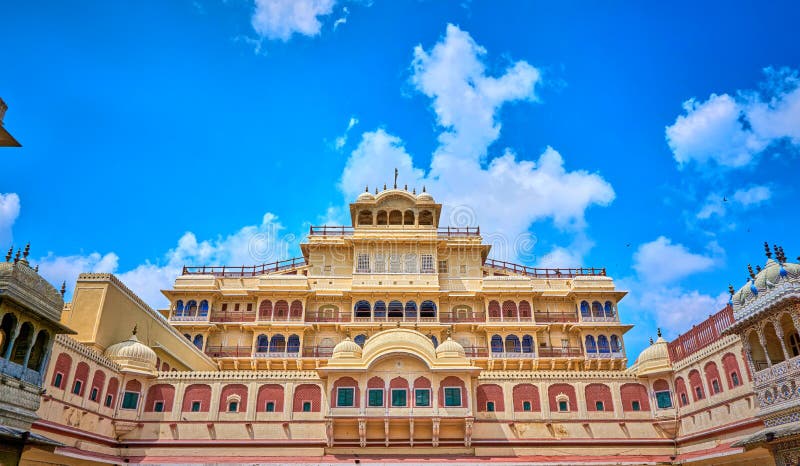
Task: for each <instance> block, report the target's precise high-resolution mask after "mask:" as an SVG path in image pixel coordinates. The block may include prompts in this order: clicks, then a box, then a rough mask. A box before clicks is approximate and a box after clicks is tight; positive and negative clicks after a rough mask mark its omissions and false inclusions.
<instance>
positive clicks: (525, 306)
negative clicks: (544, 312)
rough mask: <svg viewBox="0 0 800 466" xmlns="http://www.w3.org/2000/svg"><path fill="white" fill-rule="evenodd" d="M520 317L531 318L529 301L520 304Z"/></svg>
mask: <svg viewBox="0 0 800 466" xmlns="http://www.w3.org/2000/svg"><path fill="white" fill-rule="evenodd" d="M519 316H520V318H523V319H530V318H531V303H529V302H528V301H520V302H519Z"/></svg>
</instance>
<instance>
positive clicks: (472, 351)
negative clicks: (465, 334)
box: [464, 346, 489, 358]
mask: <svg viewBox="0 0 800 466" xmlns="http://www.w3.org/2000/svg"><path fill="white" fill-rule="evenodd" d="M464 355H465V356H466V357H468V358H488V357H489V349H488V348H486V347H485V346H465V347H464Z"/></svg>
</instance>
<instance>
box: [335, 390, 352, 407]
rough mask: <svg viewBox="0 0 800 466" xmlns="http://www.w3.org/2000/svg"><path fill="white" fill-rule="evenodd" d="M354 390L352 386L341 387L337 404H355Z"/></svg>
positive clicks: (347, 405)
mask: <svg viewBox="0 0 800 466" xmlns="http://www.w3.org/2000/svg"><path fill="white" fill-rule="evenodd" d="M353 392H354V390H353V389H352V388H349V387H347V388H339V391H338V394H337V398H336V406H341V407H349V406H353Z"/></svg>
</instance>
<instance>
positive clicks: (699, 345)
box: [667, 305, 735, 363]
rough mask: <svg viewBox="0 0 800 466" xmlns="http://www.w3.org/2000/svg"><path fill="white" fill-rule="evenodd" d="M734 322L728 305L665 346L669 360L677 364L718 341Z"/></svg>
mask: <svg viewBox="0 0 800 466" xmlns="http://www.w3.org/2000/svg"><path fill="white" fill-rule="evenodd" d="M734 321H735V319H734V318H733V307H732V306H730V305H728V306H725V308H723V309H722V310H721V311H719V312H717V313H716V314H713V315H710V316H708V319H706V320H704V321H702V322H700V323H699V324H697V325H695V326H693V327H692V328H691V329H690V330H689V331H688V332H686V333H684V334H683V335H680V336H679V337H678V338H676V339H674V340H672V341H671V342H669V343H668V344H667V350H668V351H669V358H670V360H672V362H673V363H675V362H678V361H680V360H681V359H684V358H686V357H688V356H690V355H691V354H693V353H695V352H696V351H699V350H701V349H703V348H705V347H706V346H708V345H710V344H712V343H714V342H715V341H717V340H719V339H720V338H722V332H723V331H724V330H725V329H727V328H728V327H730V326H731V325H733V322H734Z"/></svg>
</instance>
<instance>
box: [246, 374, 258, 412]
mask: <svg viewBox="0 0 800 466" xmlns="http://www.w3.org/2000/svg"><path fill="white" fill-rule="evenodd" d="M257 403H258V384H257V383H256V382H250V383H248V384H247V419H248V420H250V421H255V419H256V413H257V412H258V405H257Z"/></svg>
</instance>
